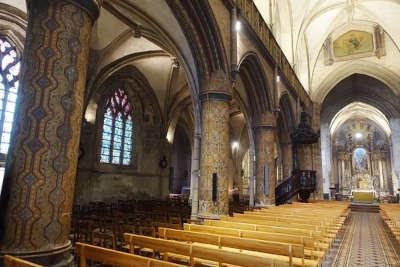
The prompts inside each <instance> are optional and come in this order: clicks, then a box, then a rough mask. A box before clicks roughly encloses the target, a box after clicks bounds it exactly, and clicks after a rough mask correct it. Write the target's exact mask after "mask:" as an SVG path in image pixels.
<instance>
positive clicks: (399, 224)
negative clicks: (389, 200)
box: [379, 204, 400, 242]
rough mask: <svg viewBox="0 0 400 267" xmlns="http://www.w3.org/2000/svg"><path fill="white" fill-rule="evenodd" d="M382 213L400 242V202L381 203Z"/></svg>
mask: <svg viewBox="0 0 400 267" xmlns="http://www.w3.org/2000/svg"><path fill="white" fill-rule="evenodd" d="M379 207H380V214H381V216H382V218H383V220H384V221H385V223H386V225H387V226H388V228H389V229H390V231H391V232H392V233H393V235H394V236H395V237H396V240H397V241H398V242H400V205H399V204H380V205H379Z"/></svg>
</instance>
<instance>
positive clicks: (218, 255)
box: [124, 233, 290, 267]
mask: <svg viewBox="0 0 400 267" xmlns="http://www.w3.org/2000/svg"><path fill="white" fill-rule="evenodd" d="M124 237H125V240H126V241H127V242H128V243H129V245H130V248H131V252H132V253H134V247H135V246H139V247H145V248H149V249H152V250H154V251H159V252H160V253H162V255H163V259H164V260H165V261H168V260H170V259H174V260H176V261H181V262H182V263H184V262H186V263H189V265H190V266H194V265H195V264H197V263H201V264H205V265H212V266H220V265H221V264H232V265H240V266H249V267H256V266H260V267H261V266H290V265H289V262H288V261H285V257H279V256H278V255H271V254H266V253H255V252H248V251H240V250H238V249H229V248H220V247H219V246H214V245H210V244H204V243H197V242H196V243H191V244H189V243H186V242H178V241H174V240H165V239H160V238H153V237H147V236H140V235H135V234H128V233H125V234H124ZM210 261H212V262H214V264H213V263H211V262H210Z"/></svg>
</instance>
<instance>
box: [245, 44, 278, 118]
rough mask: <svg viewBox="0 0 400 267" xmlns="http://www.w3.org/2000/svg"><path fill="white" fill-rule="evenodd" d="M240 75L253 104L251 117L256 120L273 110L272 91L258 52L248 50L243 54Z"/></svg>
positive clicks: (251, 104) (250, 102)
mask: <svg viewBox="0 0 400 267" xmlns="http://www.w3.org/2000/svg"><path fill="white" fill-rule="evenodd" d="M238 75H239V76H240V77H241V79H242V80H243V82H244V87H245V90H246V94H247V97H248V100H249V106H251V109H250V111H249V112H251V114H249V115H250V116H251V118H252V119H253V120H256V119H258V118H259V117H260V116H262V114H264V113H266V112H271V110H272V106H273V100H272V93H271V91H270V89H269V87H268V84H267V78H266V76H265V73H264V69H263V67H262V65H261V62H260V59H259V58H258V56H257V54H255V53H254V52H248V53H246V54H244V55H243V57H242V58H241V60H240V61H239V65H238Z"/></svg>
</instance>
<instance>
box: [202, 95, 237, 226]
mask: <svg viewBox="0 0 400 267" xmlns="http://www.w3.org/2000/svg"><path fill="white" fill-rule="evenodd" d="M201 98H202V112H201V113H202V115H201V118H202V131H201V136H202V137H201V159H200V181H199V217H200V218H218V217H219V216H220V215H227V214H228V210H229V197H228V179H229V173H231V170H229V168H228V166H229V161H230V160H231V152H230V151H231V147H230V144H229V101H230V99H231V96H230V94H229V93H225V91H224V92H210V93H205V94H203V95H202V96H201ZM213 176H216V180H217V183H216V185H217V187H216V198H215V199H214V200H213V197H212V196H213Z"/></svg>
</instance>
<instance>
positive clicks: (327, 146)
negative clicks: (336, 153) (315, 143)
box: [320, 123, 333, 194]
mask: <svg viewBox="0 0 400 267" xmlns="http://www.w3.org/2000/svg"><path fill="white" fill-rule="evenodd" d="M320 138H321V161H322V183H323V192H324V194H329V193H330V189H329V188H330V186H331V184H333V182H332V181H331V134H330V132H329V123H324V124H322V125H321V137H320Z"/></svg>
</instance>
